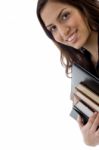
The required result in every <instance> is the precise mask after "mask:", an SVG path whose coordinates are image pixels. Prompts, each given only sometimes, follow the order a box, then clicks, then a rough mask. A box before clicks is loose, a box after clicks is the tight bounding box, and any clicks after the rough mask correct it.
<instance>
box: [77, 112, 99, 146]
mask: <svg viewBox="0 0 99 150" xmlns="http://www.w3.org/2000/svg"><path fill="white" fill-rule="evenodd" d="M77 121H78V124H79V126H80V129H81V132H82V135H83V138H84V142H85V143H86V144H87V145H89V146H96V145H98V144H99V127H98V126H99V113H97V112H95V113H94V114H93V115H92V116H91V117H90V118H89V120H88V122H87V123H86V124H85V125H84V124H83V121H82V119H81V117H80V116H79V117H78V119H77Z"/></svg>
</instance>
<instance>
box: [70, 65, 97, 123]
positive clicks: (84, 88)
mask: <svg viewBox="0 0 99 150" xmlns="http://www.w3.org/2000/svg"><path fill="white" fill-rule="evenodd" d="M72 72H73V77H72V81H71V82H72V84H71V86H72V87H71V94H72V100H73V107H72V110H71V112H70V116H71V117H73V118H74V119H77V117H78V115H80V116H81V117H82V118H83V123H84V124H86V123H87V121H88V119H89V117H90V116H92V115H93V113H94V112H95V111H97V112H99V79H98V78H96V77H94V76H93V75H91V74H90V73H89V72H87V71H86V70H84V69H83V68H81V67H80V66H78V65H74V66H73V71H72ZM78 73H79V75H78V76H77V74H78Z"/></svg>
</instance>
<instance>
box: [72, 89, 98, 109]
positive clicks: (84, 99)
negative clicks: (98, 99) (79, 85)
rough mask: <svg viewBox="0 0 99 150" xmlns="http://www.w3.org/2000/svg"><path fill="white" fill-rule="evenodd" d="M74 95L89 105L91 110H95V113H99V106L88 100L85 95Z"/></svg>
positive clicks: (77, 92)
mask: <svg viewBox="0 0 99 150" xmlns="http://www.w3.org/2000/svg"><path fill="white" fill-rule="evenodd" d="M74 95H76V96H78V97H79V98H80V99H81V100H82V101H84V102H85V103H86V104H87V105H89V106H90V107H91V108H93V109H94V110H95V111H99V106H98V105H97V104H95V103H94V102H92V101H91V99H89V98H87V97H86V96H85V95H83V94H82V93H81V92H79V91H76V92H75V93H74Z"/></svg>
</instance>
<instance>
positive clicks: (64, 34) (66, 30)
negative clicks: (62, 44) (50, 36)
mask: <svg viewBox="0 0 99 150" xmlns="http://www.w3.org/2000/svg"><path fill="white" fill-rule="evenodd" d="M69 33H70V28H69V27H59V34H60V36H61V38H62V39H63V40H66V37H67V36H68V34H69Z"/></svg>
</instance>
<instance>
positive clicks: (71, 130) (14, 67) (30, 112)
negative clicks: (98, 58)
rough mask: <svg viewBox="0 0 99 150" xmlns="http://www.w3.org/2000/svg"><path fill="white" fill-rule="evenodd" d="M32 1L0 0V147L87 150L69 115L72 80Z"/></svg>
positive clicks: (24, 149)
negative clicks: (42, 27)
mask: <svg viewBox="0 0 99 150" xmlns="http://www.w3.org/2000/svg"><path fill="white" fill-rule="evenodd" d="M36 2H37V1H36V0H16V1H14V0H9V1H8V0H2V1H0V150H8V149H9V150H41V149H42V150H67V148H68V149H73V150H74V149H76V150H91V149H98V147H96V148H91V147H88V146H86V145H85V144H84V142H83V139H82V135H81V133H80V130H79V127H78V124H77V123H76V121H74V120H73V119H72V118H71V117H70V116H69V113H70V110H71V107H72V104H71V101H70V99H69V95H70V79H67V78H66V76H65V70H64V68H63V67H62V66H61V64H60V61H59V56H60V55H59V51H58V50H57V48H56V47H55V46H54V45H53V43H52V42H51V41H50V40H49V39H48V38H47V37H46V35H45V33H43V31H42V29H41V27H40V25H39V23H38V20H37V18H36V12H35V9H36Z"/></svg>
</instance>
